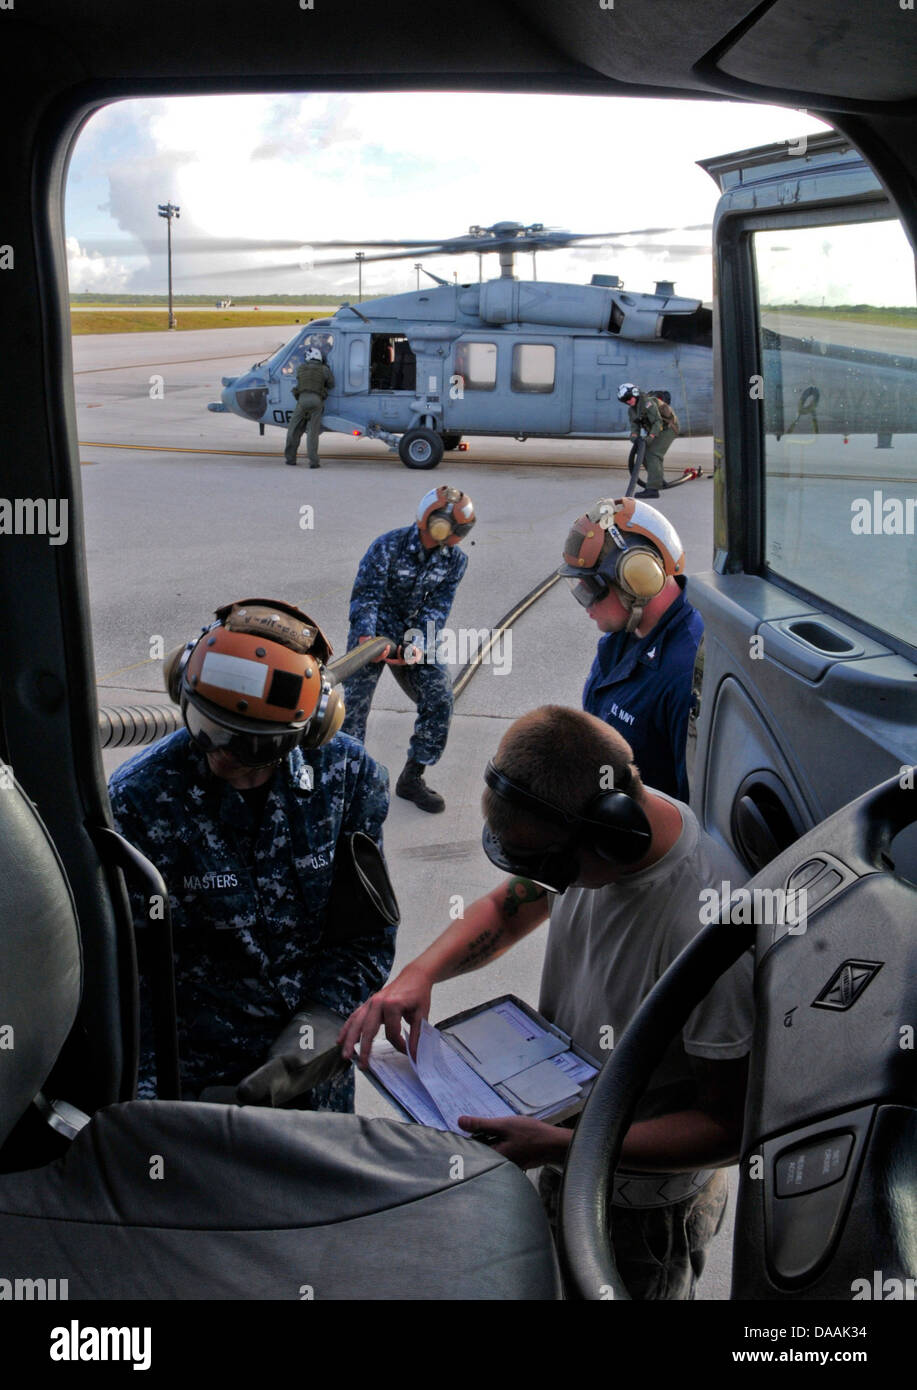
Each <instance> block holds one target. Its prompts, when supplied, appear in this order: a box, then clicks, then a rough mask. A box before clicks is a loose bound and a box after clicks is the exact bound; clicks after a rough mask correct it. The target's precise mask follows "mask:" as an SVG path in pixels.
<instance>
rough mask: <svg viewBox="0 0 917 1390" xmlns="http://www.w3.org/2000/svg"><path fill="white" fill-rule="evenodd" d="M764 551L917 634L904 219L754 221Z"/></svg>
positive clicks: (753, 386) (913, 323)
mask: <svg viewBox="0 0 917 1390" xmlns="http://www.w3.org/2000/svg"><path fill="white" fill-rule="evenodd" d="M753 247H754V262H755V271H756V276H757V287H758V334H759V362H760V379H756V378H754V377H753V378H752V380H751V381H750V383H749V391H750V393H751V395H752V398H753V399H758V400H760V402H761V408H762V410H763V432H764V460H765V547H764V558H765V562H766V564H767V567H768V569H769V570H770V571H771V572H772V573H773V574H774V575H775V576H782V577H783V578H785V579H787V580H789V581H790V582H791V583H795V584H798V585H799V586H800V587H801V588H803V589H806V590H807V591H809V592H810V593H812V594H814V595H817V596H819V597H821V598H823V599H825V600H827V601H828V602H830V603H832V604H834V605H835V606H837V607H839V608H841V609H844V610H847V611H849V612H850V613H851V614H853V615H856V614H860V615H861V616H862V617H863V618H864V619H865V620H866V621H867V622H869V623H870V624H871V625H872V626H874V627H876V628H879V629H880V630H881V631H883V632H887V633H889V634H891V635H893V636H895V637H897V638H899V639H903V640H904V641H905V642H908V643H911V644H912V645H914V646H917V604H915V603H914V601H913V596H914V594H915V593H917V297H915V287H914V255H913V252H912V251H911V248H910V245H909V244H908V241H907V238H906V237H905V235H904V232H903V230H902V228H901V224H900V223H899V222H898V221H897V220H893V219H885V220H882V221H866V222H854V223H845V224H840V225H827V226H816V227H811V226H795V227H793V226H791V227H786V226H784V227H782V228H780V229H778V230H775V231H760V232H755V233H753Z"/></svg>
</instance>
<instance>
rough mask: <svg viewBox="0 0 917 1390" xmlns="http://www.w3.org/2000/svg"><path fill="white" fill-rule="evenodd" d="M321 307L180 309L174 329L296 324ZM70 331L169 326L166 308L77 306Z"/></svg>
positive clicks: (313, 316) (149, 329)
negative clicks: (85, 309) (91, 309)
mask: <svg viewBox="0 0 917 1390" xmlns="http://www.w3.org/2000/svg"><path fill="white" fill-rule="evenodd" d="M326 317H327V315H326V314H324V313H322V312H321V311H320V310H316V312H315V313H314V314H312V313H309V311H308V310H307V309H306V310H302V311H300V313H298V314H291V313H285V312H284V311H283V310H282V309H260V310H259V311H258V313H257V314H255V313H254V311H253V310H243V311H242V312H240V313H238V314H234V313H233V311H232V310H231V309H227V310H225V311H224V312H223V313H221V314H208V313H195V311H194V310H193V309H180V310H179V311H178V312H177V313H176V315H175V325H176V330H177V331H178V332H181V331H182V330H184V331H186V332H187V331H188V330H189V329H192V328H271V327H287V326H289V325H291V324H292V325H293V326H295V325H296V324H297V323H309V322H311V320H312V319H318V318H326ZM70 325H71V332H73V333H74V334H77V333H161V332H162V331H163V330H164V329H168V327H169V313H168V310H167V309H138V310H137V311H136V313H131V311H130V310H129V309H116V310H113V311H112V312H111V313H110V314H105V313H95V314H81V313H80V311H79V309H73V310H72V311H71V313H70Z"/></svg>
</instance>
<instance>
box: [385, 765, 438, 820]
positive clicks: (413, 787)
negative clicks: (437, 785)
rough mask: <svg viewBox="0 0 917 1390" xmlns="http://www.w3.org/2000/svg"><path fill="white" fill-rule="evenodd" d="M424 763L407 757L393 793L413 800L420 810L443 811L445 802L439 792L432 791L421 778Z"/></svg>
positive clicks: (406, 799)
mask: <svg viewBox="0 0 917 1390" xmlns="http://www.w3.org/2000/svg"><path fill="white" fill-rule="evenodd" d="M423 773H424V764H423V763H415V762H414V760H413V758H408V760H407V762H406V763H405V765H404V771H403V772H402V774H401V776H400V777H399V778H398V781H397V782H396V783H395V795H396V796H403V797H404V799H405V801H413V803H414V805H415V806H417V807H419V808H420V810H421V811H444V810H445V809H446V803H445V801H443V798H442V797H441V796H440V794H439V792H435V791H433V789H432V787H428V786H427V785H426V783H425V782H424V780H423Z"/></svg>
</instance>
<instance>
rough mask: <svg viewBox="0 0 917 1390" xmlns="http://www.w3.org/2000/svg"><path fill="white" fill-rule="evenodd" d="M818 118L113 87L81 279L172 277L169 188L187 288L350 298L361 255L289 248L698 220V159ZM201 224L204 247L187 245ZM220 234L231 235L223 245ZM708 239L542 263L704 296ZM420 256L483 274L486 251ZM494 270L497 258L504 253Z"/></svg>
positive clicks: (92, 154) (83, 146)
mask: <svg viewBox="0 0 917 1390" xmlns="http://www.w3.org/2000/svg"><path fill="white" fill-rule="evenodd" d="M824 128H825V127H824V126H823V125H822V124H821V123H820V122H818V121H815V120H813V119H812V118H811V117H809V116H807V115H805V114H803V113H802V112H797V111H791V110H783V109H780V108H777V107H765V106H752V105H745V104H741V103H731V102H730V103H708V102H694V101H678V102H676V101H665V102H661V101H649V100H638V99H621V98H617V99H608V100H603V99H601V98H591V97H590V98H580V97H548V96H537V97H535V96H490V95H486V94H480V93H475V94H473V95H462V94H449V93H437V94H411V93H404V94H387V93H386V94H359V95H339V94H334V95H327V94H322V95H314V96H298V95H297V96H289V97H280V98H278V97H277V96H273V95H272V96H263V97H243V96H238V97H186V98H171V99H163V100H151V101H128V102H121V103H117V104H115V105H112V106H109V107H107V108H106V109H105V110H104V111H103V112H101V113H100V114H99V115H97V116H95V117H93V118H92V119H91V120H90V122H89V123H88V124H87V126H86V127H85V128H84V131H83V133H82V135H81V136H80V139H79V141H78V144H77V147H76V150H75V153H74V157H73V160H72V162H71V166H70V173H69V178H68V184H67V212H66V215H67V236H68V252H69V254H70V276H71V282H70V283H71V289H72V290H74V291H80V290H96V291H98V292H118V291H125V290H136V291H138V292H148V293H149V292H162V291H164V289H165V287H166V271H165V241H166V236H165V233H166V228H165V224H164V222H163V220H162V219H161V218H159V217H158V215H157V205H158V204H159V203H165V202H166V201H167V200H171V201H172V202H173V203H177V204H178V205H179V206H180V208H181V218H180V220H179V221H177V222H175V223H173V234H174V247H173V252H174V258H173V264H174V274H175V291H176V293H199V292H203V293H207V294H211V293H212V294H213V295H214V298H215V299H216V298H219V297H221V296H222V295H224V294H269V293H283V294H296V293H310V292H316V293H322V292H325V291H327V292H328V293H329V294H330V295H334V296H335V297H337V296H344V297H355V290H356V273H355V268H354V266H353V265H352V264H348V265H345V266H338V267H334V268H328V269H324V270H321V269H319V266H318V260H319V259H320V258H321V257H322V256H329V255H332V254H334V253H332V252H322V251H318V252H316V253H315V264H314V266H313V268H312V269H309V268H308V262H309V251H308V249H306V250H301V249H297V248H299V247H305V248H308V247H309V244H310V243H311V242H313V241H318V240H331V239H337V238H341V239H348V240H354V241H356V240H358V239H359V238H361V237H367V238H372V239H379V238H385V237H391V238H398V237H410V238H414V239H420V238H425V237H429V238H430V239H431V240H432V239H437V240H438V239H442V238H446V237H452V236H458V235H461V234H463V233H465V232H466V231H467V229H468V227H469V226H470V225H472V224H479V225H482V226H486V225H488V224H490V223H493V222H495V221H498V220H503V219H506V220H513V221H518V222H522V223H526V224H528V223H532V222H541V223H543V224H545V225H546V226H549V227H558V228H565V229H569V230H571V231H576V232H607V231H613V230H614V231H617V230H622V231H625V230H628V229H641V228H647V227H666V228H674V229H680V228H683V227H690V226H692V225H694V224H698V223H705V222H709V221H710V220H711V218H712V215H713V210H714V207H715V205H716V200H717V196H718V194H717V190H716V187H715V185H714V183H713V182H712V180H711V179H710V178H709V176H708V175H707V174H705V173H704V172H703V170H701V169H699V168H698V167H697V166H696V164H695V161H696V160H697V159H701V158H706V157H709V156H712V155H717V154H724V153H727V152H729V151H734V150H741V149H746V148H749V147H751V146H754V145H759V144H766V143H769V142H771V141H783V140H787V141H795V140H796V139H798V138H799V137H800V136H803V135H805V134H809V133H813V132H816V131H819V130H823V129H824ZM202 238H207V239H209V249H208V250H207V251H206V252H201V251H198V252H195V253H191V252H189V251H188V250H187V249H186V248H187V247H188V246H189V245H190V244H191V243H192V242H194V241H196V240H200V239H202ZM223 240H225V241H226V242H227V244H228V245H229V248H230V249H224V248H223V247H220V246H219V245H215V244H214V243H215V242H217V243H219V242H221V241H223ZM277 242H281V243H283V242H290V243H293V245H292V246H291V247H290V248H288V249H278V248H277V247H276V246H272V245H271V243H277ZM262 244H263V245H264V249H257V248H259V247H261V246H262ZM709 244H710V243H709V233H708V232H703V231H700V232H683V231H679V230H674V231H672V232H670V233H667V234H665V235H656V236H646V235H638V236H634V237H630V238H622V239H621V242H620V244H619V245H617V246H616V247H615V248H614V249H611V248H606V249H604V250H595V249H593V250H591V251H588V252H585V251H580V252H568V251H557V252H553V253H551V254H550V255H548V254H547V253H540V254H539V256H538V265H537V274H538V276H539V278H540V279H556V280H564V279H572V280H575V281H579V282H583V281H588V279H589V278H590V276H591V275H592V274H594V273H595V272H597V271H604V272H607V273H612V274H618V275H620V276H622V278H623V279H624V282H625V284H626V285H627V286H628V287H630V288H632V289H647V290H651V289H652V288H653V283H654V281H655V280H656V279H658V278H666V279H673V280H675V282H676V290H677V292H678V293H680V294H683V295H687V296H689V297H694V298H701V299H705V300H709V298H710V295H711V281H710V256H709ZM341 254H348V253H341ZM370 254H371V253H370ZM423 264H424V265H425V266H426V267H427V268H429V269H430V270H432V271H433V272H434V273H436V274H438V275H441V276H443V277H444V278H450V279H451V277H452V273H453V270H456V271H457V272H458V278H459V280H460V281H463V280H477V278H478V262H477V258H476V257H474V256H463V257H455V258H445V257H438V258H437V257H425V258H423ZM278 265H279V266H282V267H284V268H283V269H277V268H276V267H277V266H278ZM413 265H414V258H413V256H412V258H411V259H409V260H405V261H400V262H397V261H396V262H394V263H389V264H375V265H368V264H367V265H366V266H365V267H364V280H363V285H364V293H366V294H373V293H381V292H397V291H400V290H406V289H412V288H414V285H415V272H414V270H413ZM531 265H532V262H531V257H530V256H528V255H525V256H522V257H520V259H519V262H518V265H517V271H516V273H517V275H519V276H520V277H521V278H529V277H530V275H531ZM304 266H305V267H306V268H303V267H304ZM484 273H485V276H487V275H494V274H496V273H498V272H497V261H496V259H495V258H493V259H489V260H487V261H485V266H484ZM775 275H777V281H776V282H775V284H774V286H773V290H774V293H775V294H779V292H780V288H781V286H780V283H779V269H778V270H775ZM844 280H845V277H844V275H843V274H839V276H838V284H839V293H840V295H841V298H843V290H844ZM428 283H429V282H428ZM899 284H900V281H899ZM876 294H877V296H879V297H881V287H880V286H878V285H877V286H876ZM857 298H858V299H863V298H864V295H863V293H862V287H861V286H858V294H857ZM771 302H774V300H773V299H772V301H771ZM873 302H878V299H877V300H874V301H873ZM893 302H900V294H899V297H898V299H897V300H895V301H893Z"/></svg>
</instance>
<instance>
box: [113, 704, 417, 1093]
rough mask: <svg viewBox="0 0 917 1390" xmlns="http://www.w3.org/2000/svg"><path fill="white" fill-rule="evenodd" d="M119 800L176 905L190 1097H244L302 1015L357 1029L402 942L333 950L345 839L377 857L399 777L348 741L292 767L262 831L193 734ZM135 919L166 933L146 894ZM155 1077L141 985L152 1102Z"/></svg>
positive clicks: (119, 783)
mask: <svg viewBox="0 0 917 1390" xmlns="http://www.w3.org/2000/svg"><path fill="white" fill-rule="evenodd" d="M109 792H110V795H111V803H112V813H113V816H114V821H115V825H116V827H117V828H118V830H119V831H120V832H121V834H122V835H124V836H125V838H126V839H128V840H130V842H131V843H132V844H134V845H136V846H137V848H138V849H139V850H141V851H142V852H143V853H144V854H145V855H146V856H147V858H148V859H150V860H152V862H153V863H154V864H155V865H156V867H157V868H158V869H159V871H160V873H161V874H162V876H163V878H164V879H165V882H166V886H167V887H168V890H169V902H170V905H171V910H172V924H173V930H174V947H175V961H176V972H175V973H176V980H175V984H176V994H177V1002H178V1021H179V1047H180V1054H181V1080H182V1090H183V1094H185V1095H186V1096H188V1097H191V1096H192V1095H197V1094H198V1093H199V1092H200V1090H201V1089H203V1087H205V1086H208V1085H236V1084H237V1083H238V1082H239V1081H241V1080H242V1078H243V1077H244V1076H246V1075H247V1074H248V1073H249V1072H250V1071H252V1070H254V1068H255V1067H256V1066H258V1065H260V1063H262V1062H263V1061H265V1060H266V1059H267V1051H268V1048H269V1047H270V1045H271V1043H273V1041H274V1039H275V1038H276V1037H277V1036H278V1034H279V1033H280V1032H281V1030H282V1029H283V1028H284V1027H285V1025H286V1024H287V1022H288V1021H289V1019H290V1017H291V1015H292V1014H294V1013H295V1012H296V1011H297V1009H299V1008H300V1006H301V1005H302V1004H303V1003H304V1002H305V1001H313V1002H318V1003H321V1004H325V1005H327V1006H328V1008H331V1009H334V1010H335V1011H336V1012H338V1013H340V1014H341V1015H343V1016H344V1017H346V1016H347V1015H348V1014H350V1013H351V1012H352V1010H353V1009H355V1008H356V1007H357V1006H358V1005H359V1004H361V1003H362V1002H363V1000H364V999H366V998H368V996H369V995H370V994H372V993H373V992H374V991H375V990H377V989H379V988H380V987H381V986H382V985H383V984H384V982H385V980H386V978H387V976H388V972H389V970H390V969H391V964H392V959H393V956H394V950H395V929H394V928H391V929H389V930H387V931H385V932H381V931H380V932H378V933H377V934H373V935H367V936H365V937H359V938H356V939H354V940H350V941H346V942H342V943H341V944H340V945H337V946H335V945H334V944H331V943H326V942H325V941H323V933H325V931H326V929H327V924H326V921H325V917H326V913H325V907H326V904H327V902H328V896H329V893H330V890H331V882H332V872H333V862H334V853H335V846H336V844H337V842H338V837H339V836H340V835H341V833H342V832H344V831H354V830H363V831H365V832H366V834H367V835H369V836H371V838H372V839H373V840H375V841H376V843H377V844H380V845H381V842H382V823H383V821H384V820H385V817H386V815H387V813H388V774H387V772H386V770H385V768H383V767H379V766H378V764H377V763H375V762H374V761H373V759H372V758H370V757H369V755H368V754H367V753H366V750H365V749H363V748H361V747H360V746H359V744H356V743H354V742H353V740H352V739H349V738H346V737H344V736H343V735H340V734H339V735H337V737H335V738H333V739H332V740H331V741H330V743H327V744H325V745H324V746H323V747H321V748H314V749H301V748H296V749H294V751H293V752H292V753H289V754H288V755H287V756H286V758H285V759H284V761H283V762H282V763H281V764H280V766H279V767H278V768H277V770H276V772H275V774H274V780H273V782H272V784H271V787H270V791H269V793H268V797H267V801H266V803H265V806H264V811H263V814H262V816H261V820H260V824H259V826H258V827H257V828H256V826H255V820H254V816H253V813H252V810H251V809H250V807H249V805H248V804H247V803H246V800H245V798H244V797H243V796H242V795H241V793H239V792H238V791H236V790H235V789H234V788H233V787H231V786H230V785H229V783H228V782H225V781H223V780H221V779H220V778H217V777H214V776H213V775H212V774H211V773H210V770H209V768H208V766H207V760H206V758H205V757H204V754H203V753H202V752H201V751H200V750H199V749H198V748H197V747H196V746H195V744H193V743H192V742H191V740H190V737H189V735H188V733H187V731H186V730H184V729H182V730H181V731H180V732H178V733H176V734H172V735H171V736H170V737H169V738H165V739H163V740H162V741H161V742H159V743H157V744H154V745H153V747H152V748H149V749H146V750H145V751H144V752H142V753H140V754H139V755H138V756H137V757H135V758H132V759H131V760H130V762H128V763H126V764H124V766H122V767H120V768H118V770H117V772H115V773H114V774H113V776H112V778H111V782H110V785H109ZM132 906H133V911H134V917H135V920H136V922H137V924H138V928H139V930H142V931H155V929H156V923H155V921H150V911H149V906H148V904H147V902H146V901H145V899H144V898H143V896H142V895H141V894H132ZM154 1076H155V1066H154V1061H153V1050H152V1035H151V1031H150V1023H149V988H148V985H147V983H146V981H141V1060H140V1084H139V1086H138V1093H139V1094H140V1095H141V1096H142V1097H150V1096H153V1095H155V1085H154V1081H153V1078H154ZM310 1108H312V1109H325V1110H352V1109H353V1077H352V1073H348V1074H347V1075H345V1076H344V1077H342V1078H337V1079H335V1080H334V1081H332V1082H330V1083H327V1084H326V1085H323V1086H320V1087H316V1088H315V1090H314V1091H313V1092H312V1095H311V1107H310Z"/></svg>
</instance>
